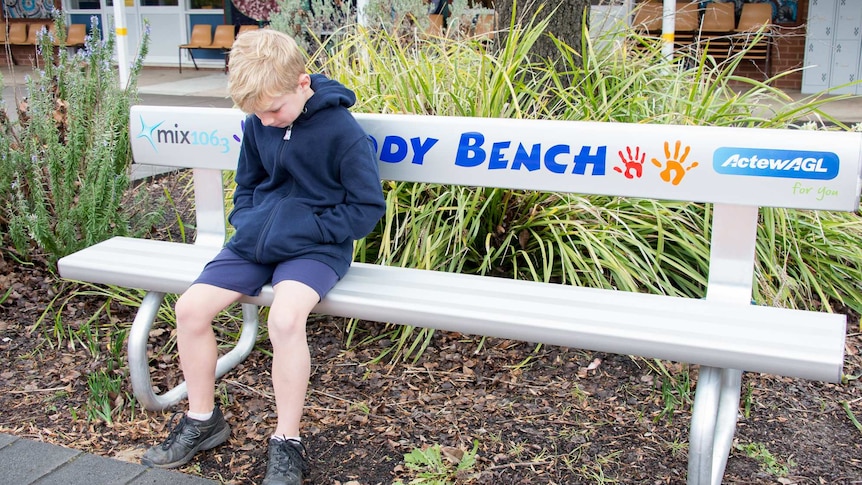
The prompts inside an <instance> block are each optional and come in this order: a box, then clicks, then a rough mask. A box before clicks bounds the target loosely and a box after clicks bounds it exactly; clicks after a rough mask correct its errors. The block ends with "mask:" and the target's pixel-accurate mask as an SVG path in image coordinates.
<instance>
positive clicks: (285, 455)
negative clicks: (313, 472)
mask: <svg viewBox="0 0 862 485" xmlns="http://www.w3.org/2000/svg"><path fill="white" fill-rule="evenodd" d="M305 461H306V458H305V446H303V445H302V443H301V442H299V441H296V440H277V439H271V440H269V463H268V464H267V465H266V477H265V478H264V479H263V485H300V484H301V483H302V474H303V473H307V472H308V465H307V464H306V463H305Z"/></svg>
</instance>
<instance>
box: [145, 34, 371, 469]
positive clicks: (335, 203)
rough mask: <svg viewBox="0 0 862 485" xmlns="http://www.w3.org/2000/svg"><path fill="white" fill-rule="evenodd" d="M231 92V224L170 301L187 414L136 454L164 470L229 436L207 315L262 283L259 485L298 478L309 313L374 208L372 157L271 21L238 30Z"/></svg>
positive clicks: (346, 102) (339, 92)
mask: <svg viewBox="0 0 862 485" xmlns="http://www.w3.org/2000/svg"><path fill="white" fill-rule="evenodd" d="M229 91H230V96H231V98H232V99H233V101H234V103H236V105H237V106H238V107H239V108H240V109H241V110H243V111H244V112H246V113H251V114H250V115H249V116H248V118H247V119H246V122H245V128H244V133H243V140H242V146H241V149H240V155H239V163H238V166H237V171H236V192H235V193H234V208H233V211H232V212H231V213H230V215H229V217H228V219H229V221H230V223H231V224H232V225H233V226H234V227H235V228H236V232H235V234H234V236H233V237H232V238H231V239H230V241H229V242H228V243H227V244H226V246H225V248H224V249H223V250H222V251H221V253H220V254H218V255H217V256H216V257H215V258H214V259H213V260H212V261H211V262H210V263H208V264H207V265H206V267H205V268H204V270H203V272H202V273H201V275H200V276H199V277H198V279H197V280H196V281H195V282H194V284H192V286H191V287H189V289H188V290H186V292H185V293H184V294H183V295H182V296H181V297H180V298H179V300H178V301H177V303H176V316H177V348H178V350H179V356H180V365H181V367H182V371H183V377H184V378H185V381H186V383H187V384H188V411H187V412H186V413H185V415H184V416H183V417H182V419H181V420H180V421H179V423H178V424H177V425H176V426H175V427H174V429H173V430H172V431H171V433H170V435H169V436H168V437H167V439H166V440H165V441H164V442H163V443H161V444H159V445H156V446H153V447H152V448H150V449H149V450H148V451H147V452H146V453H145V454H144V456H143V458H142V460H141V461H142V462H143V463H144V464H145V465H148V466H155V467H162V468H174V467H178V466H181V465H183V464H185V463H187V462H188V461H189V460H191V458H192V456H193V455H194V454H195V453H196V452H198V451H200V450H208V449H210V448H214V447H216V446H218V445H220V444H222V443H224V442H225V441H227V439H228V436H229V435H230V427H229V426H228V424H227V422H226V421H225V419H224V416H223V415H222V413H221V411H220V410H219V408H218V407H216V406H215V398H214V392H215V390H214V389H215V366H216V359H217V351H216V340H215V336H214V333H213V330H212V328H211V325H212V320H213V318H214V317H215V316H216V314H218V313H219V312H220V311H221V310H222V309H224V308H225V307H227V306H228V305H230V304H231V303H234V302H236V301H237V300H238V299H239V298H240V297H241V296H242V295H252V296H254V295H257V294H258V293H259V292H260V289H261V287H262V286H263V285H264V284H266V283H270V282H271V283H272V286H273V290H274V293H275V296H274V299H273V303H272V307H271V308H270V312H269V321H268V322H267V327H268V329H269V339H270V341H271V343H272V352H273V358H272V383H273V388H274V393H275V406H276V411H277V414H278V421H277V424H276V428H275V430H274V433H273V435H272V438H271V439H270V440H269V463H268V465H267V470H266V478H265V479H264V481H263V483H264V484H265V485H275V484H300V483H301V482H302V474H303V473H304V472H305V471H306V457H305V447H304V446H303V444H302V441H301V439H300V435H299V427H300V420H301V417H302V407H303V403H304V402H305V394H306V390H307V387H308V380H309V376H310V372H311V364H310V360H311V358H310V355H309V349H308V341H307V339H306V335H305V324H306V319H307V317H308V314H309V313H310V312H311V310H312V309H313V308H314V306H315V305H316V304H317V303H318V302H319V301H320V299H321V298H323V297H324V296H325V295H326V293H327V292H328V291H329V290H330V289H331V288H332V287H333V286H334V285H335V283H336V282H337V281H338V280H339V279H340V278H341V277H343V276H344V274H345V273H346V272H347V269H348V267H349V266H350V262H351V260H352V257H353V242H354V240H356V239H360V238H362V237H364V236H366V235H367V234H368V233H369V232H370V231H371V230H372V229H373V228H374V226H375V224H376V223H377V221H378V220H379V219H380V217H381V216H382V215H383V212H384V200H383V193H382V189H381V184H380V179H379V174H378V171H377V161H376V160H377V159H376V157H375V154H374V151H373V149H372V146H371V142H370V140H369V138H368V136H367V135H366V134H365V133H364V132H363V130H362V129H361V128H360V126H359V125H358V124H357V123H356V121H355V120H354V119H353V116H352V115H351V114H350V112H349V111H348V108H349V107H350V106H352V105H353V103H354V102H355V101H356V97H355V95H354V94H353V92H352V91H350V90H349V89H347V88H346V87H344V86H343V85H341V84H340V83H338V82H336V81H333V80H330V79H327V78H326V77H324V76H322V75H309V74H308V73H307V72H306V70H305V59H304V57H303V55H302V54H301V52H300V51H299V49H298V48H297V46H296V43H295V42H294V40H293V39H292V38H291V37H290V36H288V35H286V34H284V33H281V32H278V31H274V30H271V29H260V30H258V31H253V32H248V33H244V34H243V35H241V36H239V37H237V39H236V42H235V43H234V44H233V47H232V49H231V53H230V78H229Z"/></svg>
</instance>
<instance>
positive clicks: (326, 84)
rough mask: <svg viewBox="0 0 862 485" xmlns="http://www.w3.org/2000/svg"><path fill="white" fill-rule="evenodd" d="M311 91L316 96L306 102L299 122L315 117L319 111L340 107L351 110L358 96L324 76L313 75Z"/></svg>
mask: <svg viewBox="0 0 862 485" xmlns="http://www.w3.org/2000/svg"><path fill="white" fill-rule="evenodd" d="M311 89H312V91H314V94H313V95H312V96H311V97H310V98H308V101H306V102H305V110H303V114H302V115H301V116H300V117H299V119H298V120H297V121H299V122H301V121H302V120H303V118H306V117H311V116H314V114H315V113H317V112H318V111H322V110H326V109H329V108H335V107H338V106H341V107H344V108H345V109H346V108H350V107H351V106H353V105H354V104H355V103H356V95H355V94H353V91H351V90H349V89H347V88H346V87H345V86H344V85H343V84H341V83H340V82H338V81H333V80H332V79H328V78H327V77H326V76H324V75H322V74H312V75H311Z"/></svg>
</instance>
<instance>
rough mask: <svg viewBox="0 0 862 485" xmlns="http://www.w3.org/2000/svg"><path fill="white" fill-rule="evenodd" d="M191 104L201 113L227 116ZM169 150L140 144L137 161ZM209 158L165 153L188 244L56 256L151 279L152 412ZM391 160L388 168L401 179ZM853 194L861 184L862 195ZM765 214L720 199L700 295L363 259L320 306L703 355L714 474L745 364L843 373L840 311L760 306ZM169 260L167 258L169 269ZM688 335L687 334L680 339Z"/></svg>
mask: <svg viewBox="0 0 862 485" xmlns="http://www.w3.org/2000/svg"><path fill="white" fill-rule="evenodd" d="M135 109H136V108H135V107H133V112H132V119H133V121H132V122H133V123H134V122H135ZM145 109H146V108H145ZM153 109H156V110H159V109H162V110H166V111H167V110H169V108H155V107H153ZM183 109H186V110H190V109H191V108H183ZM195 110H196V113H198V115H200V116H203V115H209V114H212V113H214V116H215V115H221V114H224V113H223V112H217V111H216V110H214V109H207V108H201V109H195ZM366 116H367V119H366ZM360 118H361V122H363V123H365V124H366V129H368V130H369V132H371V133H373V132H374V130H375V129H376V125H375V123H381V124H383V125H386V123H387V122H388V121H387V120H386V119H385V118H384V119H382V120H381V119H378V118H375V117H373V116H368V115H363V116H362V117H360ZM429 118H430V117H429ZM854 143H858V140H856V139H855V138H854ZM165 161H166V159H165V158H162V157H146V158H145V157H143V156H139V155H138V154H136V163H142V162H143V163H151V164H156V165H159V164H163V163H165ZM204 163H209V162H202V161H200V160H188V163H183V162H179V161H178V162H171V163H170V164H171V165H175V166H180V167H182V166H190V167H194V196H195V202H196V219H197V220H196V223H197V226H196V228H197V235H196V239H195V242H194V244H193V245H192V244H181V243H169V242H161V241H143V240H135V239H131V238H114V239H112V240H109V241H105V242H103V243H100V244H97V245H95V246H93V247H91V248H87V249H85V250H83V251H80V252H78V253H75V254H73V255H70V256H68V257H66V258H63V259H61V260H60V262H59V269H60V273H61V275H62V276H63V277H64V278H69V279H73V280H81V281H88V282H93V283H100V284H110V285H117V286H127V287H136V288H142V289H145V290H148V293H147V294H146V296H145V297H144V299H143V302H142V304H141V306H140V309H139V310H138V313H137V315H136V317H135V320H134V322H133V324H132V330H131V333H130V335H129V343H128V352H129V369H130V374H131V382H132V388H133V390H134V393H135V396H136V397H137V399H138V400H139V401H140V402H141V404H142V405H143V406H144V407H145V408H147V409H150V410H159V409H164V408H167V407H170V406H172V405H174V404H176V403H177V402H179V401H180V400H181V399H183V398H184V397H185V395H186V385H185V383H181V384H180V385H178V386H176V387H175V388H173V389H170V390H168V391H167V392H165V393H163V394H156V393H155V392H154V391H153V386H152V381H151V377H150V370H149V361H148V356H147V341H148V337H149V333H150V330H151V329H152V326H153V324H154V322H155V320H156V316H157V314H158V310H159V307H160V306H161V304H162V301H163V298H164V295H165V294H166V293H181V292H182V291H183V290H184V289H185V288H187V287H188V285H189V284H190V283H191V281H192V279H193V278H194V277H195V276H196V275H197V272H198V271H199V270H200V268H201V267H202V265H203V264H204V263H205V262H206V261H207V260H208V259H209V258H211V257H212V256H213V255H214V254H215V253H216V252H217V251H218V250H219V249H220V248H221V247H222V245H223V243H224V241H225V237H226V228H225V208H224V198H223V197H224V195H223V194H224V187H223V178H222V170H223V169H228V168H229V166H218V164H215V165H216V166H215V167H212V168H202V165H203V164H204ZM383 168H385V167H382V171H383V172H384V173H382V174H381V175H382V176H383V177H384V178H388V176H392V178H393V179H399V177H401V176H400V175H399V174H397V173H394V174H390V173H388V172H385V171H384V170H383ZM857 173H858V169H857ZM400 179H402V180H403V179H404V178H403V177H402V178H400ZM423 181H427V180H423ZM858 195H859V192H858V186H857V192H856V198H857V200H858ZM757 223H758V206H755V205H733V204H728V203H715V205H714V216H713V222H712V241H711V255H710V267H709V276H708V290H707V295H706V298H705V299H704V300H695V299H688V298H678V297H668V296H661V295H645V294H638V293H630V292H619V291H613V290H600V289H592V288H578V287H572V286H567V285H554V284H543V283H536V282H526V281H515V280H506V279H500V278H487V277H481V276H472V275H457V274H448V273H439V272H431V271H422V270H415V269H406V268H391V267H385V266H377V265H369V264H360V263H355V264H354V266H353V268H352V269H351V270H350V271H349V272H348V275H347V276H346V277H345V278H344V279H343V280H342V281H341V282H340V283H339V284H338V285H336V287H335V288H334V289H333V290H332V292H331V293H330V294H329V295H328V296H327V298H326V299H324V301H322V302H321V303H320V304H319V305H318V307H317V308H316V309H315V312H319V313H323V314H328V315H333V316H344V317H352V318H359V319H364V320H373V321H387V322H393V323H403V324H410V325H416V326H423V327H428V328H435V329H442V330H453V331H459V332H463V333H468V334H469V333H473V334H481V335H486V336H495V337H503V338H513V339H519V340H526V341H531V342H543V343H548V344H554V345H565V346H571V347H577V348H584V349H590V350H598V351H607V352H613V353H619V354H628V355H640V356H643V357H648V358H660V359H667V360H674V361H681V362H688V363H692V364H700V366H701V367H700V371H699V378H698V382H697V386H696V393H695V400H694V405H693V408H692V422H691V429H690V444H689V462H688V483H689V484H719V483H721V479H722V476H723V474H724V470H725V466H726V464H727V459H728V455H729V452H730V447H731V442H732V439H733V435H734V431H735V428H736V423H737V414H738V406H739V399H740V391H741V380H742V369H744V370H748V371H756V372H766V373H774V374H779V375H787V376H792V377H802V378H808V379H816V380H824V381H830V382H836V381H839V380H840V379H841V377H842V370H843V349H844V344H843V342H844V335H845V317H844V316H843V315H832V314H825V313H817V312H805V311H798V310H789V309H778V308H770V307H760V306H753V305H752V304H751V295H752V290H753V288H752V282H753V281H754V273H753V272H754V260H755V242H756V241H755V240H756V232H757ZM163 260H164V261H167V262H165V263H163V265H162V266H160V265H159V262H160V261H163ZM120 262H122V263H120ZM136 262H140V263H141V264H140V267H136V266H135V264H136ZM483 292H484V293H483ZM465 294H466V295H469V301H455V302H453V304H452V305H448V304H447V305H439V304H437V303H439V301H440V300H439V299H438V298H439V297H447V298H457V296H458V295H465ZM417 295H431V296H426V297H424V298H419V297H418V296H417ZM443 295H445V296H443ZM519 298H520V300H521V303H517V302H518V299H519ZM271 300H272V290H271V288H270V287H266V288H265V289H264V291H263V292H262V294H261V295H260V296H258V297H255V298H248V299H246V300H243V301H242V314H243V328H242V333H241V335H240V337H239V340H238V342H237V345H236V347H235V348H233V349H232V350H230V351H229V352H228V353H226V354H225V355H223V356H222V357H221V358H219V359H218V363H217V369H216V374H217V377H221V376H223V375H224V374H225V373H227V372H228V371H229V370H231V369H232V368H233V367H235V366H236V365H237V364H239V363H240V362H242V361H243V360H244V359H245V358H246V357H247V356H248V355H249V353H250V352H251V351H252V349H253V347H254V345H255V342H256V340H257V333H258V327H259V320H258V310H259V307H260V306H266V305H269V304H270V303H271ZM462 300H463V298H462ZM446 301H447V302H448V301H450V300H446ZM507 301H515V302H516V303H517V304H518V305H520V306H521V307H523V306H524V305H523V302H524V301H527V302H534V304H535V308H530V309H529V311H524V310H523V309H520V311H519V309H518V308H498V306H499V305H505V304H506V302H507ZM536 302H541V305H540V304H539V303H536ZM573 309H577V310H578V312H572V310H573ZM658 309H661V311H660V312H659V310H658ZM524 313H529V315H528V316H524V315H522V314H524ZM572 313H575V315H572ZM658 313H660V315H659V314H658ZM653 314H655V315H653ZM654 317H655V318H654ZM704 322H708V324H705V325H704V324H703V323H704ZM698 323H701V325H698ZM602 324H604V325H602ZM685 332H689V333H690V335H685V336H682V337H678V334H680V333H685ZM710 332H714V333H710ZM722 336H725V337H731V338H727V339H722V338H721V337H722ZM800 336H801V337H800ZM799 340H802V342H799Z"/></svg>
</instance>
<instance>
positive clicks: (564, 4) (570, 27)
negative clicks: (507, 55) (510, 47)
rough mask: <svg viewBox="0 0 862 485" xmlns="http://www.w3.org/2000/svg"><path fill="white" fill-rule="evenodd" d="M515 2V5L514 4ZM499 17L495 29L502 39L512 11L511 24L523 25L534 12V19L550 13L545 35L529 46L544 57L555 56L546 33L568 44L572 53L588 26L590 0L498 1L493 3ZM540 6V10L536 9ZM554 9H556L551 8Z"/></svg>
mask: <svg viewBox="0 0 862 485" xmlns="http://www.w3.org/2000/svg"><path fill="white" fill-rule="evenodd" d="M515 2H517V5H516V4H515ZM494 8H495V10H496V11H497V16H498V19H499V24H498V25H499V28H500V29H502V30H503V32H502V35H501V36H500V41H501V42H505V39H506V30H507V29H508V28H509V26H510V25H512V22H511V20H512V14H513V10H516V11H515V12H514V15H515V22H514V25H516V26H517V25H526V24H528V23H529V22H530V20H531V19H532V18H533V16H534V15H536V12H539V14H538V17H537V18H540V19H541V18H545V17H546V16H549V15H552V16H551V19H550V22H549V24H548V29H547V31H546V32H545V34H546V35H544V36H542V38H541V40H539V42H537V43H536V45H535V46H533V50H532V53H533V54H535V55H536V56H537V57H542V58H545V59H556V58H557V57H558V52H557V49H556V47H555V46H554V42H553V41H552V40H551V38H550V36H549V35H548V34H552V35H553V36H554V37H557V38H558V39H560V40H562V41H563V42H565V43H566V44H568V45H570V46H571V47H572V48H573V49H575V51H576V52H581V32H582V26H583V25H585V24H584V22H585V20H584V17H585V16H586V21H587V24H586V25H587V26H588V27H589V23H588V21H589V12H590V0H521V1H520V2H518V0H499V3H496V4H495V5H494ZM540 9H541V11H540ZM555 9H556V10H555Z"/></svg>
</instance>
